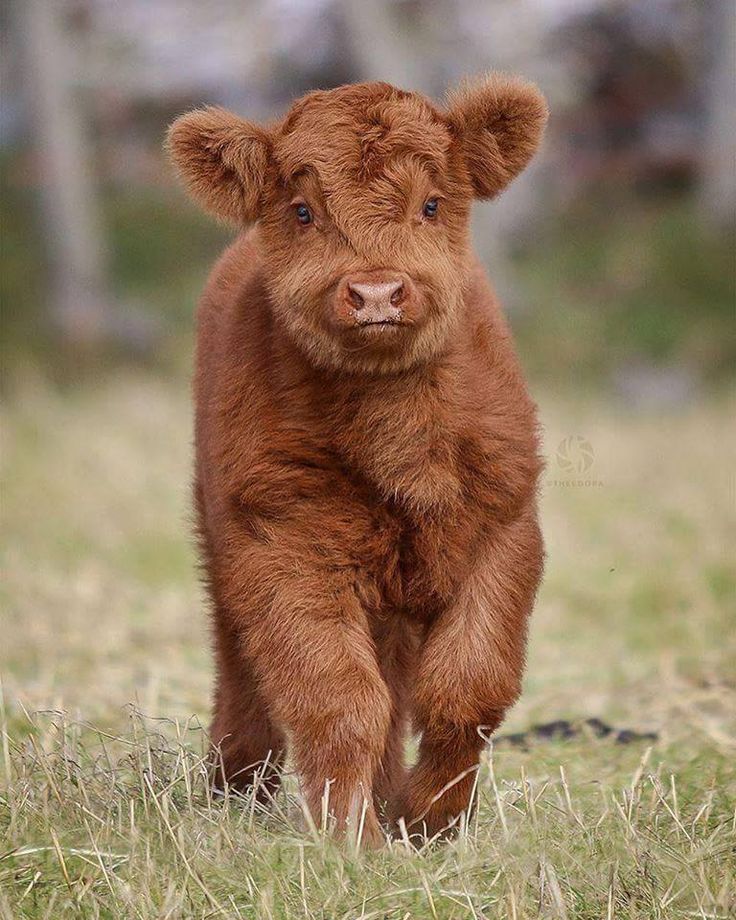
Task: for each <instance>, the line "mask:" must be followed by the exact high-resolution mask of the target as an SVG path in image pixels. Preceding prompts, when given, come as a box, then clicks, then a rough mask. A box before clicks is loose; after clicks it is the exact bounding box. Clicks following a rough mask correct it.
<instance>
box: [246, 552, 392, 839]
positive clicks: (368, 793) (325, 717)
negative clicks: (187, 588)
mask: <svg viewBox="0 0 736 920" xmlns="http://www.w3.org/2000/svg"><path fill="white" fill-rule="evenodd" d="M264 576H265V577H266V578H267V580H268V581H269V583H270V584H271V585H272V590H271V592H270V595H271V596H270V598H269V600H268V603H267V605H266V606H265V608H264V609H263V612H262V613H261V615H259V616H252V615H251V616H249V617H248V618H247V619H246V620H244V622H243V626H244V628H243V630H242V635H243V641H244V645H245V652H246V654H247V655H248V658H249V660H250V661H252V662H253V667H254V671H255V673H256V675H257V678H258V681H259V686H260V689H261V693H262V695H263V698H264V699H265V700H266V702H267V705H268V708H269V711H270V713H271V714H272V716H273V718H274V720H275V722H276V724H277V725H278V726H279V727H280V728H282V729H283V730H284V732H285V733H286V735H287V736H288V737H289V739H290V742H291V748H292V753H293V757H294V762H295V766H296V769H297V772H298V774H299V777H300V782H301V786H302V791H303V794H304V796H305V799H306V803H307V806H308V808H309V810H310V812H311V815H312V818H313V820H314V821H315V823H316V824H317V825H318V826H319V824H320V820H321V817H322V809H323V801H324V797H325V795H326V794H327V796H328V802H329V806H328V807H329V814H330V816H331V820H332V821H333V822H334V823H335V825H336V829H337V831H338V833H343V832H348V833H349V834H355V833H357V830H358V827H359V826H360V825H361V823H362V828H363V830H362V839H363V841H364V842H365V843H367V844H369V845H373V844H378V843H380V841H381V840H382V839H383V838H382V834H381V831H380V827H379V823H378V819H377V816H376V812H375V806H374V802H373V788H372V787H373V778H374V776H375V774H376V771H377V768H378V766H379V763H380V760H381V757H382V755H383V753H384V750H385V747H386V741H387V735H388V731H389V725H390V721H391V696H390V693H389V690H388V687H387V685H386V682H385V680H384V679H383V677H382V675H381V671H380V669H379V666H378V662H377V660H376V651H375V645H374V642H373V639H372V637H371V634H370V629H369V626H368V622H367V619H366V616H365V612H364V610H363V609H362V606H361V604H360V602H359V600H358V598H357V596H356V593H355V590H354V588H353V586H352V584H351V583H350V581H349V579H348V578H347V577H342V576H340V575H339V574H334V573H329V572H327V573H326V572H324V571H311V572H310V571H308V570H305V569H304V568H301V567H300V568H299V569H298V570H295V571H294V572H293V573H292V574H286V573H282V574H281V575H278V576H277V577H276V578H275V579H274V571H273V567H272V566H269V571H268V572H264ZM274 581H275V585H274ZM326 789H327V793H326Z"/></svg>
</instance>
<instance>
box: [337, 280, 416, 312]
mask: <svg viewBox="0 0 736 920" xmlns="http://www.w3.org/2000/svg"><path fill="white" fill-rule="evenodd" d="M348 292H349V294H350V299H351V300H352V301H353V303H354V304H355V305H356V307H357V308H358V309H361V308H362V307H365V306H368V307H373V308H374V309H382V308H386V307H390V306H394V307H395V306H396V305H397V304H398V303H400V302H401V300H402V299H403V296H404V283H403V281H384V282H381V283H379V284H374V283H368V282H360V283H358V282H352V283H348Z"/></svg>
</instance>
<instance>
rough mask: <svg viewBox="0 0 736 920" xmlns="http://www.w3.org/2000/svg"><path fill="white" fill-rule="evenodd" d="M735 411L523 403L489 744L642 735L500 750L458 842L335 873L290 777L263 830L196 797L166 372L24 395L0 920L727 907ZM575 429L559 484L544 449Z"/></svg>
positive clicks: (174, 429) (185, 573) (263, 817)
mask: <svg viewBox="0 0 736 920" xmlns="http://www.w3.org/2000/svg"><path fill="white" fill-rule="evenodd" d="M733 409H734V404H733V400H728V399H725V398H713V399H711V400H709V401H706V402H704V403H702V404H700V405H696V406H692V407H687V408H683V409H682V410H681V411H678V412H677V413H673V414H671V415H668V416H665V417H662V416H657V417H654V416H631V415H626V414H624V413H622V412H617V411H616V410H614V409H613V408H612V407H610V406H606V405H602V404H600V403H592V404H584V403H570V402H564V401H559V402H550V404H549V405H543V410H544V411H543V417H544V420H545V423H546V426H547V432H548V433H547V441H548V447H549V452H550V467H549V471H548V480H549V482H548V485H547V488H546V491H545V521H546V533H547V539H548V549H549V563H548V574H547V578H546V581H545V585H544V589H543V592H542V596H541V598H540V603H539V607H538V611H537V615H536V618H535V623H534V629H533V640H532V646H531V651H530V661H529V671H528V677H527V681H526V690H525V695H524V697H523V699H522V701H521V703H520V704H519V705H518V706H517V707H516V709H515V711H514V713H513V714H512V716H511V718H510V719H509V722H508V723H507V727H506V729H505V731H509V732H511V731H519V730H523V729H524V728H526V727H528V726H529V724H531V723H533V722H538V721H543V720H549V719H557V718H572V719H581V718H585V717H589V716H599V717H601V718H604V719H605V720H606V721H608V722H611V723H613V724H615V725H616V726H617V727H626V728H633V729H637V730H640V731H643V730H654V731H656V732H658V734H659V738H658V740H657V741H656V742H654V743H653V744H651V743H647V742H636V743H634V744H630V745H621V744H616V743H615V742H614V741H612V740H610V739H607V738H602V739H599V738H595V737H593V736H592V735H590V734H585V733H583V734H581V735H579V736H578V737H576V738H574V739H572V740H569V741H560V740H555V741H548V742H541V741H540V742H534V743H532V744H530V746H529V749H528V750H518V749H515V748H510V747H508V746H506V745H502V744H499V745H497V747H496V749H495V751H493V752H492V753H489V755H488V757H487V758H486V760H485V762H484V766H483V770H482V772H481V774H480V777H479V783H478V797H479V801H480V808H479V810H478V812H477V814H476V817H475V818H474V819H473V821H472V822H471V824H470V826H468V827H465V828H463V830H462V833H461V835H460V837H459V839H458V840H457V841H456V842H454V843H452V844H450V845H447V846H444V847H439V848H436V847H433V848H428V849H427V850H425V851H423V852H420V853H415V852H409V851H408V850H407V849H405V848H404V846H403V845H402V844H401V843H398V844H396V843H395V844H392V845H391V846H390V847H387V848H386V850H384V851H382V852H379V853H370V854H367V855H362V856H358V855H356V854H355V853H353V852H351V851H350V850H349V849H346V848H344V847H340V846H337V845H335V844H333V843H332V842H330V841H329V840H327V839H325V837H324V835H323V834H322V833H321V832H320V829H319V828H318V829H316V830H314V831H313V832H311V833H310V832H309V831H308V830H307V829H305V823H304V820H303V817H302V813H301V807H300V802H299V797H298V794H297V789H296V783H295V779H294V778H293V777H290V776H289V777H287V781H286V788H285V790H284V792H283V793H281V794H280V795H279V797H278V799H277V801H276V802H275V803H274V807H273V808H272V809H270V810H269V812H268V813H263V812H261V811H260V810H259V809H258V808H257V807H256V806H255V805H254V802H253V801H252V800H250V799H248V800H239V801H234V800H233V801H225V802H222V801H215V802H213V801H212V800H211V799H210V796H209V793H208V790H207V785H206V782H205V777H204V769H203V764H202V758H201V754H202V751H203V749H204V733H203V731H202V729H201V727H200V721H201V723H204V724H206V721H207V709H208V692H209V683H210V660H209V650H208V639H207V632H206V623H205V620H204V617H203V616H202V614H201V607H202V601H201V596H200V592H199V589H198V586H197V583H196V578H195V574H194V568H193V556H192V551H191V547H190V544H189V541H188V539H187V537H186V534H187V533H188V525H187V514H188V512H187V508H188V485H187V484H188V467H189V434H188V433H189V421H188V418H189V409H188V392H187V386H186V384H185V383H184V384H182V383H179V382H177V383H174V382H170V381H169V382H164V381H161V380H160V379H157V378H155V377H152V376H143V375H140V374H139V375H133V374H120V375H118V376H116V377H111V378H108V379H107V380H105V381H104V382H101V383H100V384H99V385H98V386H97V387H96V388H94V389H91V388H88V389H83V390H76V391H73V392H67V393H65V394H64V393H59V392H55V391H53V390H52V389H51V388H50V387H49V385H48V384H46V383H43V382H41V381H39V380H37V379H35V378H31V379H27V380H25V381H24V382H23V383H22V384H20V385H19V386H18V388H17V390H16V391H15V392H14V393H13V399H12V401H9V402H8V406H7V408H6V410H5V413H4V415H5V418H4V432H5V435H4V465H5V469H4V474H3V517H4V520H3V569H4V578H3V586H2V592H3V600H2V603H3V612H2V635H1V637H0V663H1V665H2V668H1V670H2V681H3V694H2V699H3V709H2V713H1V717H2V722H3V725H2V728H3V743H2V748H1V749H0V841H1V842H0V916H8V917H34V918H35V917H48V918H54V920H55V918H58V917H66V916H79V917H110V918H122V917H125V918H127V917H131V918H136V917H137V918H154V917H157V918H158V917H169V918H181V917H201V918H204V917H233V918H238V917H242V918H253V917H265V918H274V920H277V918H297V917H300V918H346V920H347V918H351V920H352V918H361V917H362V918H391V920H394V918H396V920H401V918H404V920H408V918H433V917H436V918H450V917H455V918H464V917H467V918H484V917H487V918H497V917H499V918H506V917H508V918H517V920H520V918H525V917H537V916H542V917H568V918H577V917H580V918H588V917H589V918H613V917H616V918H619V917H620V918H624V917H625V918H635V917H636V918H640V917H641V918H644V917H647V918H648V917H661V918H670V917H672V918H679V917H682V918H685V917H701V918H726V917H728V916H730V915H731V913H730V912H732V911H733V910H734V909H736V901H735V900H734V898H735V895H734V891H735V885H736V866H735V863H734V847H735V846H736V813H735V812H734V803H735V799H736V771H735V770H734V767H733V765H732V761H733V759H734V756H735V755H736V724H735V714H736V681H735V680H734V674H736V636H735V632H736V630H734V622H733V611H734V609H736V586H735V579H734V572H733V566H732V556H733V549H734V544H735V542H736V541H735V530H736V525H735V522H734V511H733V505H734V498H735V497H736V496H735V495H734V485H733V478H730V479H729V477H730V476H732V473H731V470H732V468H733V453H734V450H733V448H734V444H733V434H732V433H731V428H732V424H731V419H732V417H733ZM576 434H580V435H583V436H584V437H586V438H587V439H588V440H589V441H590V443H591V444H592V446H593V449H594V452H595V462H594V464H593V466H592V467H591V469H590V470H589V471H587V472H586V473H585V474H584V476H583V477H582V478H583V481H584V482H586V483H588V484H583V485H572V484H571V481H570V480H571V478H572V479H574V478H577V477H575V476H574V475H573V476H571V475H569V474H568V473H566V472H565V471H564V470H562V469H561V468H560V467H559V464H558V463H557V460H556V459H555V450H556V447H557V444H558V443H559V442H560V441H561V440H562V438H564V437H566V436H567V435H576ZM131 704H132V705H131ZM143 713H145V715H143ZM154 717H156V718H154ZM161 717H165V718H161Z"/></svg>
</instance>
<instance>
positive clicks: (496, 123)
mask: <svg viewBox="0 0 736 920" xmlns="http://www.w3.org/2000/svg"><path fill="white" fill-rule="evenodd" d="M545 119H546V107H545V104H544V100H543V99H542V97H541V96H540V94H539V92H538V91H537V90H536V88H535V87H533V86H532V85H530V84H528V83H526V82H523V81H521V80H517V79H511V78H507V77H503V76H499V75H491V76H489V77H487V78H485V79H482V80H480V81H478V82H475V83H470V84H467V85H466V86H464V87H463V88H462V89H460V90H459V91H458V92H456V93H455V94H454V95H453V96H451V97H450V100H449V102H448V105H447V107H446V108H439V107H437V106H435V105H434V104H432V103H431V102H429V101H428V100H427V99H425V98H424V97H422V96H420V95H417V94H415V93H407V92H403V91H401V90H398V89H395V88H394V87H392V86H389V85H387V84H385V83H366V84H359V85H355V86H344V87H341V88H339V89H335V90H330V91H327V92H314V93H310V94H309V95H307V96H305V97H304V98H302V99H300V100H299V101H298V102H296V103H295V104H294V105H293V106H292V108H291V110H290V111H289V113H288V114H287V115H286V117H285V118H283V119H282V120H281V121H279V122H277V123H275V124H273V125H270V126H268V127H262V126H259V125H255V124H252V123H251V122H248V121H244V120H242V119H240V118H238V117H236V116H235V115H232V114H230V113H228V112H225V111H222V110H220V109H211V108H210V109H204V110H201V111H196V112H192V113H190V114H188V115H185V116H183V117H182V118H180V119H178V121H176V122H175V123H174V125H173V126H172V128H171V132H170V135H169V147H170V151H171V155H172V157H173V160H174V162H175V164H176V166H177V168H178V170H179V172H180V174H181V176H182V178H183V180H184V182H185V183H186V185H187V186H188V188H189V191H190V192H191V194H192V195H193V196H194V197H195V198H196V199H197V200H198V201H199V202H200V203H201V204H202V205H203V206H204V207H205V208H207V209H208V210H210V211H211V212H213V213H214V214H215V215H216V216H218V217H221V218H225V219H228V220H230V221H232V222H235V223H236V224H238V225H239V226H241V227H245V226H246V225H249V224H255V226H254V227H253V228H252V229H250V230H249V231H248V232H245V233H243V235H241V236H240V237H238V239H237V240H236V241H235V242H234V243H233V245H232V246H231V247H230V248H229V249H228V250H227V251H226V252H225V254H224V255H223V256H222V257H221V259H220V260H219V262H218V263H217V265H216V266H215V269H214V271H213V273H212V275H211V278H210V281H209V283H208V285H207V288H206V290H205V292H204V295H203V297H202V301H201V304H200V307H199V315H198V347H197V366H196V377H195V399H196V474H195V489H196V505H197V513H198V516H199V531H200V535H201V546H202V555H203V559H204V565H205V569H206V572H207V576H208V586H209V591H210V594H211V600H212V606H213V618H214V628H215V653H216V657H217V687H216V694H215V716H214V722H213V726H212V738H213V741H214V743H215V744H216V745H219V746H220V752H221V763H222V770H223V772H224V776H225V778H226V779H227V780H228V781H229V782H230V783H232V784H234V785H236V786H238V787H241V788H242V787H247V786H248V785H249V784H250V783H252V782H253V776H254V771H256V770H258V769H262V768H263V764H264V763H266V764H267V765H269V767H270V768H272V770H271V772H269V774H268V776H267V780H268V782H269V783H270V785H271V788H274V787H275V785H276V783H277V782H278V766H279V765H280V764H281V763H282V762H283V758H284V753H285V749H286V745H287V738H288V743H289V746H290V749H291V752H292V755H293V759H294V763H295V766H296V769H297V771H298V773H299V775H300V777H301V782H302V787H303V791H304V794H305V797H306V800H307V803H308V805H309V807H310V809H311V810H312V812H313V814H315V816H318V815H319V813H320V807H321V801H322V797H323V793H324V790H325V785H326V784H328V785H329V803H330V810H331V813H332V815H333V817H334V819H335V822H336V824H337V826H338V827H340V828H343V829H345V828H349V829H352V830H354V829H355V828H356V825H357V823H358V821H359V818H360V815H361V812H362V811H364V812H365V814H364V838H365V839H366V840H367V841H369V842H376V841H378V840H380V838H381V834H380V826H379V818H380V817H384V818H385V819H386V820H387V821H388V822H390V823H391V824H393V823H394V822H395V821H396V819H397V818H399V817H401V816H403V817H404V819H405V821H406V823H407V826H408V827H409V830H410V833H412V832H423V833H428V834H435V833H437V832H439V831H441V830H442V829H443V828H445V827H446V826H448V825H449V824H451V823H452V822H456V821H457V819H458V816H459V815H461V814H462V812H463V811H464V810H465V809H466V808H467V806H468V800H469V795H470V791H471V788H472V784H473V772H474V770H475V768H476V767H477V763H478V758H479V754H480V752H481V750H482V747H483V743H484V742H483V733H487V732H490V731H493V730H494V729H495V728H496V727H497V726H498V725H499V723H500V722H501V720H502V719H503V717H504V713H505V712H506V710H507V708H508V707H509V706H510V705H511V704H512V703H513V702H514V700H515V699H516V698H517V696H518V695H519V690H520V683H521V675H522V670H523V665H524V652H525V643H526V633H527V619H528V617H529V614H530V611H531V609H532V605H533V601H534V596H535V593H536V590H537V586H538V584H539V580H540V576H541V572H542V558H543V549H542V540H541V537H540V532H539V526H538V523H537V505H536V487H537V479H538V476H539V472H540V461H539V457H538V449H537V448H538V444H537V422H536V416H535V407H534V405H533V403H532V402H531V400H530V398H529V396H528V394H527V391H526V387H525V384H524V380H523V378H522V374H521V372H520V370H519V366H518V364H517V360H516V357H515V355H514V349H513V345H512V342H511V338H510V336H509V332H508V329H507V327H506V323H505V322H504V319H503V318H502V315H501V313H500V310H499V307H498V305H497V303H496V301H495V299H494V297H493V294H492V293H491V290H490V288H489V286H488V283H487V281H486V279H485V277H484V274H483V272H482V270H481V268H480V267H479V265H478V262H477V259H476V258H475V257H474V255H473V253H472V251H471V248H470V244H469V239H468V219H469V212H470V206H471V201H472V199H473V198H474V197H475V198H489V197H492V196H494V195H496V194H497V193H498V192H500V191H501V190H502V189H503V188H504V187H505V186H506V184H507V183H508V182H510V181H511V179H513V178H514V176H516V175H517V174H518V173H519V172H520V171H521V170H522V169H523V168H524V166H525V165H526V164H527V162H528V161H529V159H530V158H531V156H532V155H533V153H534V151H535V149H536V147H537V145H538V143H539V139H540V136H541V133H542V130H543V127H544V123H545ZM410 723H411V724H413V726H414V728H415V729H416V730H417V731H420V732H421V743H420V748H419V757H418V761H417V763H416V764H415V765H414V766H413V767H412V768H411V769H410V770H409V771H407V769H406V767H405V764H404V742H405V736H406V733H407V731H408V728H409V724H410ZM479 727H480V730H479ZM457 777H460V779H459V780H458V781H457V782H456V783H455V784H454V785H452V786H451V788H449V789H447V790H446V791H445V792H444V793H442V790H443V789H444V788H445V787H446V786H447V785H448V784H449V783H451V781H452V780H453V779H455V778H457ZM441 793H442V794H441Z"/></svg>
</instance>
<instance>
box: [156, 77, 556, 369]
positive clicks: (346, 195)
mask: <svg viewBox="0 0 736 920" xmlns="http://www.w3.org/2000/svg"><path fill="white" fill-rule="evenodd" d="M546 115H547V110H546V106H545V103H544V100H543V98H542V96H541V95H540V93H539V92H538V90H537V89H536V88H535V87H534V86H533V85H531V84H529V83H526V82H525V81H522V80H519V79H515V78H509V77H504V76H501V75H490V76H488V77H485V78H483V79H481V80H479V81H476V82H470V83H467V84H465V85H464V86H462V87H461V88H460V89H459V90H457V91H456V92H455V93H453V94H451V95H450V97H449V100H448V103H447V106H446V107H445V108H440V107H438V106H436V105H434V104H433V103H431V102H430V101H429V100H428V99H426V98H424V97H423V96H421V95H418V94H416V93H408V92H404V91H402V90H399V89H396V88H395V87H393V86H389V85H388V84H386V83H363V84H356V85H352V86H344V87H340V88H338V89H333V90H329V91H318V92H313V93H310V94H309V95H307V96H305V97H303V98H302V99H300V100H298V101H297V102H296V103H295V104H294V105H293V106H292V108H291V110H290V111H289V112H288V113H287V115H286V116H285V117H284V118H283V119H282V120H281V121H279V122H277V123H275V124H272V125H269V126H261V125H256V124H253V123H252V122H249V121H245V120H243V119H241V118H239V117H237V116H236V115H233V114H231V113H229V112H226V111H224V110H222V109H217V108H207V109H202V110H198V111H194V112H191V113H189V114H187V115H184V116H182V117H181V118H179V119H178V120H177V121H175V122H174V124H173V125H172V127H171V129H170V132H169V150H170V152H171V156H172V158H173V160H174V163H175V165H176V167H177V169H178V171H179V173H180V174H181V176H182V178H183V180H184V182H185V183H186V185H187V187H188V189H189V191H190V193H191V194H192V195H193V197H194V198H195V199H196V200H197V201H198V202H199V203H200V204H202V205H203V206H204V207H205V208H206V209H207V210H209V211H211V212H212V213H213V214H215V215H216V216H217V217H220V218H223V219H226V220H229V221H231V222H233V223H235V224H238V225H241V226H245V225H248V224H250V223H252V222H255V221H258V223H259V227H260V229H259V239H260V241H261V242H260V245H261V247H262V251H263V254H264V258H263V270H264V275H265V283H266V286H267V290H268V294H269V299H270V302H271V305H272V309H273V311H274V314H275V316H276V320H277V322H279V323H281V324H282V326H283V328H285V329H286V330H287V332H288V333H289V334H290V335H291V337H292V339H293V340H294V342H295V343H296V344H297V345H298V346H299V347H300V348H301V349H302V350H303V351H304V352H305V353H306V354H307V356H308V357H309V358H310V360H312V361H313V362H314V363H315V364H318V365H321V366H327V367H332V368H343V369H346V370H350V371H359V370H360V371H369V372H381V371H395V370H398V369H401V368H405V367H408V366H410V365H412V364H416V363H418V362H421V361H424V360H428V359H429V358H431V357H432V356H433V355H435V354H437V353H438V352H439V351H441V349H442V348H443V347H444V346H445V344H446V342H447V339H448V337H449V336H450V335H451V333H452V329H453V326H454V324H455V323H456V321H457V318H458V315H459V311H460V309H461V303H462V288H463V283H464V280H465V277H466V274H467V269H468V253H469V242H468V223H469V211H470V205H471V202H472V199H473V198H491V197H493V196H494V195H496V194H498V192H500V191H501V190H502V189H503V188H504V187H505V186H506V185H507V184H508V183H509V182H510V181H511V180H512V179H513V178H514V177H515V176H516V175H517V174H518V173H519V172H520V171H521V170H522V169H523V168H524V167H525V166H526V164H527V163H528V162H529V160H530V158H531V157H532V155H533V153H534V151H535V150H536V148H537V145H538V143H539V140H540V137H541V133H542V130H543V128H544V123H545V120H546Z"/></svg>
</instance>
